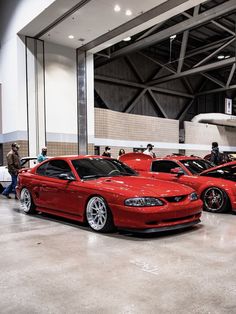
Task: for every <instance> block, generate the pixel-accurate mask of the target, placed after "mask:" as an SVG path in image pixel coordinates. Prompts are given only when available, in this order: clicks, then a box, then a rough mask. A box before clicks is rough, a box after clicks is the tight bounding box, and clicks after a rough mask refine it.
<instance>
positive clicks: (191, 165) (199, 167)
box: [180, 159, 212, 174]
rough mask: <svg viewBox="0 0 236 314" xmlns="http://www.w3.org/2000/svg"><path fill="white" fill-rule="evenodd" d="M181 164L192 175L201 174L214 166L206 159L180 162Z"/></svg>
mask: <svg viewBox="0 0 236 314" xmlns="http://www.w3.org/2000/svg"><path fill="white" fill-rule="evenodd" d="M180 162H181V163H182V164H183V165H184V166H185V167H186V168H187V169H188V170H189V171H190V172H191V173H192V174H199V173H201V172H202V171H204V170H207V169H209V168H212V164H211V163H210V162H209V161H207V160H204V159H189V160H180Z"/></svg>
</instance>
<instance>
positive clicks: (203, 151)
mask: <svg viewBox="0 0 236 314" xmlns="http://www.w3.org/2000/svg"><path fill="white" fill-rule="evenodd" d="M184 128H185V144H193V145H196V149H194V150H192V149H188V150H186V154H187V155H191V154H194V155H198V156H201V157H203V156H205V155H207V154H208V153H210V151H211V143H212V142H218V144H219V148H220V151H222V152H223V151H235V152H236V128H235V127H225V126H220V125H212V124H207V123H193V122H188V121H185V123H184Z"/></svg>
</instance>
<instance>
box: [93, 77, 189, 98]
mask: <svg viewBox="0 0 236 314" xmlns="http://www.w3.org/2000/svg"><path fill="white" fill-rule="evenodd" d="M94 79H95V80H96V81H103V82H108V83H111V84H118V85H124V86H130V87H137V88H150V89H151V90H153V91H157V92H159V93H161V94H167V95H174V96H179V97H185V98H193V97H194V96H193V95H191V94H187V93H182V92H179V91H175V90H169V89H165V88H162V87H155V86H148V85H146V84H141V83H135V82H130V81H125V80H121V79H116V78H112V77H107V76H103V75H95V77H94Z"/></svg>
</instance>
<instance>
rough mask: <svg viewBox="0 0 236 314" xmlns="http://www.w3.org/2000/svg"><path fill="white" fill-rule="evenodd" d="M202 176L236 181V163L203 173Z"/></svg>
mask: <svg viewBox="0 0 236 314" xmlns="http://www.w3.org/2000/svg"><path fill="white" fill-rule="evenodd" d="M202 176H207V177H213V178H221V179H226V180H230V181H234V182H235V181H236V165H230V166H225V167H222V168H220V169H214V170H212V171H209V172H207V173H203V174H202Z"/></svg>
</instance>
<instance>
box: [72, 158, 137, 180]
mask: <svg viewBox="0 0 236 314" xmlns="http://www.w3.org/2000/svg"><path fill="white" fill-rule="evenodd" d="M72 164H73V166H74V167H75V170H76V172H77V173H78V175H79V177H80V178H81V179H95V178H99V177H110V176H129V175H136V172H135V171H134V170H132V169H131V168H129V167H128V166H126V165H125V164H123V163H121V162H119V161H118V160H116V159H103V158H85V159H76V160H73V161H72Z"/></svg>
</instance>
